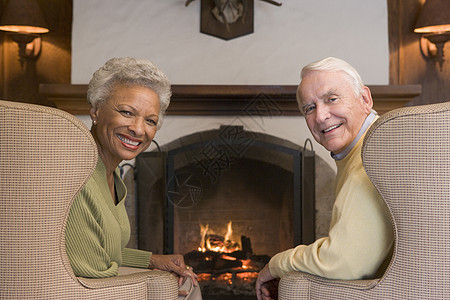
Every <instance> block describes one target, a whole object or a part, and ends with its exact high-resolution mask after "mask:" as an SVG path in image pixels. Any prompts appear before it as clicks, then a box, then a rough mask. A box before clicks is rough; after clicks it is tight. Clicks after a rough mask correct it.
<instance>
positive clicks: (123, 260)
mask: <svg viewBox="0 0 450 300" xmlns="http://www.w3.org/2000/svg"><path fill="white" fill-rule="evenodd" d="M118 174H119V173H118V169H117V170H116V172H115V178H114V181H115V187H116V191H117V196H118V200H119V202H118V204H117V205H114V201H113V199H112V197H111V193H110V192H109V188H108V183H107V182H106V169H105V165H104V163H103V162H102V161H101V159H99V161H98V163H97V167H96V168H95V171H94V173H93V174H92V177H91V178H90V179H89V180H88V182H87V184H86V186H85V187H84V188H83V189H82V190H81V191H80V192H79V193H78V195H77V196H76V197H75V200H74V202H73V204H72V206H71V208H70V212H69V216H68V219H67V225H66V251H67V255H68V257H69V261H70V264H71V266H72V269H73V271H74V273H75V275H76V276H80V277H91V278H104V277H111V276H116V275H117V274H118V268H119V267H120V266H128V267H136V268H147V267H148V264H149V262H150V257H151V255H152V254H151V252H147V251H141V250H137V249H129V248H125V246H126V245H127V243H128V240H129V239H130V223H129V220H128V215H127V212H126V210H125V197H126V194H127V189H126V187H125V184H124V183H123V181H122V180H121V179H120V177H119V175H118Z"/></svg>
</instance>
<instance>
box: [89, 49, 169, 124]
mask: <svg viewBox="0 0 450 300" xmlns="http://www.w3.org/2000/svg"><path fill="white" fill-rule="evenodd" d="M116 84H124V85H128V86H143V87H147V88H149V89H151V90H153V91H154V92H155V93H156V94H157V95H158V98H159V106H160V107H159V119H158V124H157V128H158V129H159V128H161V125H162V121H163V117H164V114H165V112H166V109H167V107H168V106H169V104H170V97H171V95H172V91H171V88H170V82H169V79H168V78H167V77H166V75H164V73H163V72H162V71H161V70H160V69H158V67H157V66H155V65H154V64H153V63H152V62H151V61H149V60H146V59H137V58H131V57H123V58H111V59H110V60H108V61H107V62H106V63H105V64H104V65H103V66H102V67H101V68H100V69H98V70H97V71H95V73H94V75H93V76H92V79H91V80H90V81H89V87H88V91H87V100H88V102H89V104H90V105H91V106H92V107H98V106H99V105H101V104H103V103H104V102H105V101H106V100H107V99H108V98H109V97H110V96H111V93H112V92H113V89H114V87H115V85H116Z"/></svg>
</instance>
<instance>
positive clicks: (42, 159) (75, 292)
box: [0, 101, 178, 300]
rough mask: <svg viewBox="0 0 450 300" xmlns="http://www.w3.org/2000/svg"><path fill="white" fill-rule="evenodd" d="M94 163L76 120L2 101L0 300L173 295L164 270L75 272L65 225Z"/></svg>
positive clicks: (92, 148)
mask: <svg viewBox="0 0 450 300" xmlns="http://www.w3.org/2000/svg"><path fill="white" fill-rule="evenodd" d="M96 162H97V150H96V146H95V143H94V140H93V139H92V137H91V135H90V133H89V131H88V129H87V128H86V127H85V126H84V125H83V124H82V123H81V122H80V121H79V120H78V119H77V118H75V117H73V116H72V115H69V114H67V113H65V112H63V111H60V110H57V109H53V108H49V107H42V106H37V105H31V104H24V103H15V102H7V101H0V299H164V300H165V299H177V295H178V287H177V281H176V279H175V277H174V276H172V275H170V274H169V273H167V272H163V271H150V270H149V271H143V272H139V273H132V274H129V275H123V276H122V275H121V276H116V277H113V278H107V279H87V278H77V277H75V276H74V274H73V272H72V269H71V267H70V264H69V261H68V258H67V255H66V253H65V247H64V228H65V222H66V218H67V214H68V211H69V207H70V204H71V202H72V200H73V198H74V196H75V195H76V194H77V193H78V191H79V190H80V189H81V188H82V187H83V185H84V184H85V182H86V181H87V179H88V178H89V176H90V175H91V174H92V172H93V169H94V167H95V164H96Z"/></svg>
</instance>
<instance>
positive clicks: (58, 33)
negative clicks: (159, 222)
mask: <svg viewBox="0 0 450 300" xmlns="http://www.w3.org/2000/svg"><path fill="white" fill-rule="evenodd" d="M37 1H38V3H39V4H40V6H41V8H42V11H43V14H44V17H45V19H46V21H47V22H48V23H49V27H50V32H49V33H47V34H44V35H43V38H42V39H43V47H42V53H41V55H40V57H39V59H38V60H31V61H28V62H27V63H26V64H25V65H24V67H23V68H21V66H20V63H19V61H18V49H17V44H16V43H14V42H13V41H12V40H11V39H10V38H9V37H8V36H7V34H5V33H3V32H2V33H0V98H2V99H6V100H12V101H24V102H31V103H39V104H44V105H52V103H50V102H49V101H48V100H47V99H46V98H45V97H42V96H41V95H39V91H38V85H39V83H70V73H71V69H70V68H71V27H72V0H58V1H55V0H37ZM6 2H7V1H6V0H0V14H1V13H2V12H3V8H4V6H5V4H6ZM424 2H425V0H387V3H388V15H389V20H388V22H389V49H390V59H389V65H390V67H389V69H390V73H389V81H390V84H395V85H398V84H421V85H422V94H421V95H420V96H418V97H416V98H415V99H414V100H413V103H412V104H427V103H435V102H443V101H449V100H450V58H449V57H450V42H448V43H447V45H446V46H445V52H446V57H447V60H446V61H445V62H444V66H443V70H442V71H440V70H439V67H438V66H437V65H436V63H435V62H434V61H432V60H431V61H430V60H425V59H424V58H423V57H422V54H421V52H420V48H419V37H420V36H419V35H418V34H415V33H414V32H413V29H414V24H415V22H416V19H417V16H418V14H419V12H420V9H421V7H422V5H423V3H424ZM368 34H370V33H368ZM361 55H364V53H362V54H361ZM367 59H370V58H369V57H368V58H367Z"/></svg>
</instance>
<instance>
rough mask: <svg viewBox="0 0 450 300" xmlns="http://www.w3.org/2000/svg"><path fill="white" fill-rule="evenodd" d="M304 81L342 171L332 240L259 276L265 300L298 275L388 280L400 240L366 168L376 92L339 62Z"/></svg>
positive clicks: (304, 101) (308, 102)
mask: <svg viewBox="0 0 450 300" xmlns="http://www.w3.org/2000/svg"><path fill="white" fill-rule="evenodd" d="M301 78H302V80H301V83H300V85H299V87H298V89H297V101H298V105H299V108H300V110H301V112H302V113H303V115H304V116H305V120H306V123H307V125H308V128H309V130H310V131H311V133H312V135H313V136H314V139H315V140H316V141H317V142H318V143H320V144H321V145H322V146H323V147H325V148H326V149H327V150H328V151H330V152H331V155H332V157H333V158H334V159H335V161H336V165H337V176H336V189H335V202H334V206H333V213H332V219H331V225H330V230H329V236H328V237H324V238H320V239H318V240H316V241H315V242H314V243H312V244H310V245H299V246H297V247H295V248H293V249H289V250H286V251H284V252H281V253H278V254H276V255H275V256H274V257H272V259H271V260H270V262H269V263H268V264H267V265H266V266H265V267H264V269H263V270H261V272H260V273H259V276H258V280H257V283H256V293H257V297H258V299H259V300H261V299H272V298H271V296H270V294H271V293H273V292H274V291H273V290H274V288H273V285H271V283H273V282H274V281H275V282H276V279H277V278H281V277H282V276H284V275H285V274H287V273H288V272H292V271H302V272H307V273H310V274H315V275H318V276H322V277H326V278H331V279H347V280H352V279H362V278H374V277H377V276H380V275H381V274H382V272H383V271H384V269H385V266H386V264H385V262H387V261H388V260H389V258H390V251H391V247H392V244H393V239H394V238H393V231H392V227H391V222H390V216H389V212H388V209H387V207H386V205H385V203H384V201H383V199H382V198H381V196H380V194H379V193H378V192H377V190H376V188H375V187H374V185H373V184H372V182H371V181H370V180H369V178H368V176H367V174H366V172H365V171H364V167H363V165H362V160H361V146H362V143H363V139H364V135H365V133H366V131H367V129H368V128H369V127H370V125H371V124H372V123H373V122H374V121H375V120H376V118H377V115H376V113H375V111H373V110H372V105H373V101H372V96H371V94H370V90H369V88H368V87H366V86H364V85H363V83H362V81H361V78H360V76H359V74H358V73H357V72H356V70H355V69H354V68H353V67H352V66H350V65H349V64H348V63H346V62H345V61H343V60H340V59H337V58H332V57H329V58H326V59H323V60H321V61H318V62H314V63H311V64H309V65H307V66H305V67H304V68H303V69H302V72H301ZM274 279H275V280H274Z"/></svg>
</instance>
